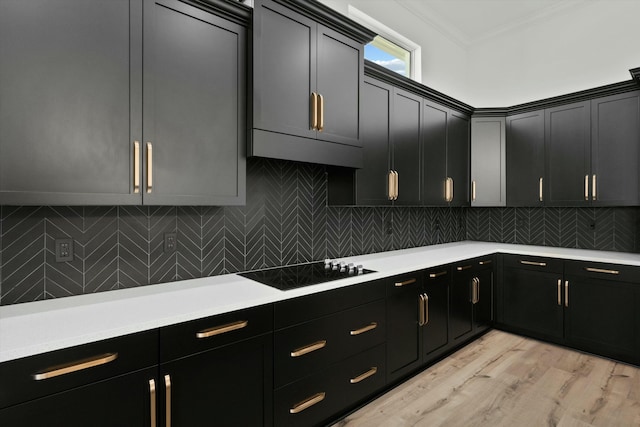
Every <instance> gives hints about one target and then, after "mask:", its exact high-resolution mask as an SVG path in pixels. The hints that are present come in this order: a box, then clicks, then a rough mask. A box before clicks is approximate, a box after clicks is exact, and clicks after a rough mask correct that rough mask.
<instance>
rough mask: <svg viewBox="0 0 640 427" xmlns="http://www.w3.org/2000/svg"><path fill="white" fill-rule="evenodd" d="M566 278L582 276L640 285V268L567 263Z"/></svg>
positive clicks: (575, 262)
mask: <svg viewBox="0 0 640 427" xmlns="http://www.w3.org/2000/svg"><path fill="white" fill-rule="evenodd" d="M564 266H565V275H566V276H581V277H589V278H592V279H601V280H611V281H614V282H628V283H640V268H638V267H633V266H630V265H620V264H604V263H596V262H585V261H566V262H565V264H564Z"/></svg>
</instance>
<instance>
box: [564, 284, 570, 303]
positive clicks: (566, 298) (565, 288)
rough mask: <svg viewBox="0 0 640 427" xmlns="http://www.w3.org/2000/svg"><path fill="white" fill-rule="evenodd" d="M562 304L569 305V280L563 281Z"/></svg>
mask: <svg viewBox="0 0 640 427" xmlns="http://www.w3.org/2000/svg"><path fill="white" fill-rule="evenodd" d="M564 306H565V307H569V281H568V280H566V281H565V282H564Z"/></svg>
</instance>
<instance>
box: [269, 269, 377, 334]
mask: <svg viewBox="0 0 640 427" xmlns="http://www.w3.org/2000/svg"><path fill="white" fill-rule="evenodd" d="M380 298H384V282H383V281H382V280H376V281H373V282H366V283H361V284H358V285H353V286H347V287H344V288H340V289H335V290H331V291H326V292H321V293H319V294H312V295H306V296H303V297H300V298H294V299H290V300H286V301H280V302H277V303H275V304H274V325H275V329H281V328H286V327H287V326H293V325H297V324H298V323H302V322H307V321H309V320H313V319H317V318H318V317H322V316H326V315H329V314H332V313H337V312H339V311H342V310H347V309H349V308H351V307H355V306H357V305H362V304H366V303H368V302H371V301H375V300H377V299H380Z"/></svg>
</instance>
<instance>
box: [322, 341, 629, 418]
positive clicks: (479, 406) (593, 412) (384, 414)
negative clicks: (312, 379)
mask: <svg viewBox="0 0 640 427" xmlns="http://www.w3.org/2000/svg"><path fill="white" fill-rule="evenodd" d="M343 426H348V427H356V426H363V427H364V426H366V427H374V426H376V427H377V426H390V427H391V426H393V427H404V426H447V427H453V426H465V427H467V426H491V427H494V426H505V427H507V426H508V427H525V426H536V427H537V426H572V427H573V426H575V427H578V426H580V427H585V426H606V427H610V426H625V427H626V426H640V369H638V368H635V367H633V366H630V365H625V364H623V363H616V362H613V361H611V360H608V359H603V358H599V357H596V356H591V355H587V354H583V353H580V352H577V351H572V350H568V349H565V348H562V347H558V346H554V345H551V344H546V343H543V342H539V341H536V340H532V339H529V338H523V337H520V336H517V335H512V334H508V333H505V332H502V331H495V330H494V331H491V332H489V333H488V334H486V335H484V336H483V337H482V338H480V339H479V340H477V341H475V342H473V343H471V344H470V345H468V346H466V347H465V348H463V349H461V350H460V351H458V352H456V353H454V354H453V355H451V356H449V357H448V358H446V359H444V360H443V361H441V362H440V363H438V364H436V365H434V366H432V367H431V368H429V369H427V370H426V371H423V372H422V373H420V374H419V375H417V376H416V377H414V378H412V379H410V380H408V381H407V382H405V383H403V384H401V385H399V386H398V387H396V388H394V389H392V390H391V391H389V392H388V393H386V394H385V395H383V396H381V397H380V398H378V399H376V400H375V401H373V402H371V403H370V404H368V405H367V406H365V407H363V408H361V409H360V410H358V411H357V412H354V413H353V414H351V415H349V416H348V417H347V418H345V419H344V420H342V421H340V422H338V423H337V424H335V425H334V427H343Z"/></svg>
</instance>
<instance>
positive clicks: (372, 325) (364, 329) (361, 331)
mask: <svg viewBox="0 0 640 427" xmlns="http://www.w3.org/2000/svg"><path fill="white" fill-rule="evenodd" d="M377 327H378V323H377V322H371V323H369V324H368V325H367V326H363V327H362V328H360V329H355V330H352V331H350V332H349V334H350V335H351V336H355V335H360V334H364V333H365V332H369V331H373V330H374V329H375V328H377Z"/></svg>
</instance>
